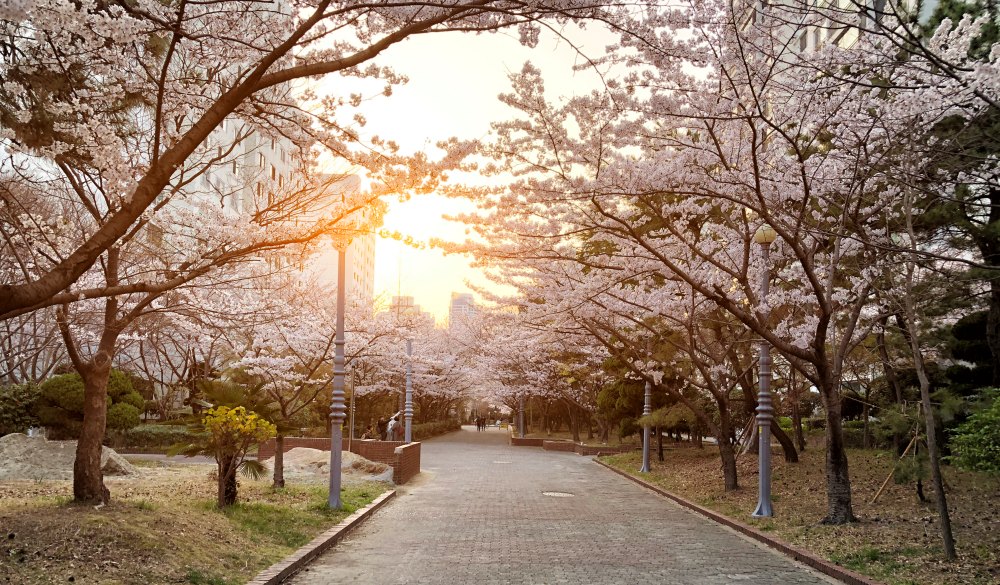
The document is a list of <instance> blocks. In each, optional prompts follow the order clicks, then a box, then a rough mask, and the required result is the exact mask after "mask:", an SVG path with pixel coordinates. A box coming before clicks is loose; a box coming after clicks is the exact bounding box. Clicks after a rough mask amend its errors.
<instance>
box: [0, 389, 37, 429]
mask: <svg viewBox="0 0 1000 585" xmlns="http://www.w3.org/2000/svg"><path fill="white" fill-rule="evenodd" d="M41 393H42V391H41V389H40V388H39V387H38V386H37V385H36V384H11V385H9V386H0V436H3V435H9V434H10V433H24V432H27V430H28V429H30V428H31V427H37V426H38V425H39V424H41V423H39V421H38V417H37V416H36V415H35V409H36V404H37V402H38V398H39V397H40V396H41Z"/></svg>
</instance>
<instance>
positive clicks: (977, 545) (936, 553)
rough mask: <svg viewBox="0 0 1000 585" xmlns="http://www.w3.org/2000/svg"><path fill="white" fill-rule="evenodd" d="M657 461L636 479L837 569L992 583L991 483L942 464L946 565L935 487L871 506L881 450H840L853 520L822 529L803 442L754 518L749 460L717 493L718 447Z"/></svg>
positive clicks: (901, 490)
mask: <svg viewBox="0 0 1000 585" xmlns="http://www.w3.org/2000/svg"><path fill="white" fill-rule="evenodd" d="M640 458H641V455H640V454H638V453H628V454H625V455H617V456H613V457H607V458H605V460H607V461H608V462H609V463H611V464H612V465H616V466H617V467H619V468H620V469H622V470H625V471H628V472H630V473H634V474H636V475H637V473H636V470H637V469H638V468H639V467H640V464H641V460H640ZM665 459H666V460H665V461H664V462H662V463H661V462H658V461H657V460H656V455H655V452H654V454H653V457H652V460H653V461H652V472H651V473H650V474H649V476H647V477H645V479H647V480H649V481H652V482H653V483H656V484H658V485H660V486H662V487H663V488H664V489H666V490H668V491H670V492H671V493H675V494H677V495H679V496H682V497H684V498H686V499H689V500H691V501H693V502H695V503H698V504H700V505H703V506H706V507H709V508H712V509H714V510H717V511H719V512H722V513H724V514H726V515H728V516H730V517H731V518H734V519H736V520H739V521H741V522H745V523H748V524H753V525H755V526H757V528H759V529H761V530H764V531H769V532H772V533H774V534H775V535H776V536H778V537H779V538H781V539H782V540H785V541H787V542H790V543H792V544H795V545H798V546H801V547H803V548H806V549H809V550H811V551H813V552H815V553H817V554H818V555H819V556H822V557H824V558H827V559H830V560H832V561H834V562H836V563H838V564H840V565H843V566H845V567H848V568H850V569H853V570H855V571H858V572H861V573H864V574H867V575H869V576H872V577H874V578H876V579H878V580H880V581H883V582H885V583H889V584H893V585H917V584H919V585H925V584H928V585H933V584H959V583H961V584H962V585H987V584H989V585H995V584H996V583H1000V478H997V477H989V476H986V475H983V474H976V473H967V472H962V471H960V470H957V469H954V468H951V467H946V469H945V478H946V482H947V487H948V492H947V496H948V504H949V508H950V510H951V514H950V515H951V521H952V528H953V532H954V536H955V540H956V542H957V546H958V555H959V558H958V560H957V561H955V562H952V563H948V562H945V561H944V560H943V559H944V556H943V552H942V550H943V549H942V545H941V538H940V532H939V528H938V523H937V513H936V508H935V505H934V491H933V488H932V487H931V486H930V482H929V481H925V482H924V492H925V495H926V497H927V499H928V501H927V502H926V503H921V502H920V501H919V500H918V498H917V496H916V489H915V484H907V485H896V484H895V483H894V482H893V481H891V480H890V482H889V485H888V487H887V488H886V490H885V492H884V493H883V494H882V495H881V496H880V497H879V499H878V501H877V502H876V503H874V504H872V503H870V502H871V500H872V498H873V497H874V495H875V493H876V492H877V491H878V489H879V486H880V485H881V484H882V482H883V481H884V480H885V478H886V477H887V475H888V474H889V472H890V470H891V469H892V465H893V463H894V461H895V458H894V457H893V456H892V454H891V453H888V452H883V451H863V450H851V451H850V452H849V466H850V477H851V485H852V500H853V508H854V513H855V515H856V516H857V517H858V518H859V520H860V521H859V522H857V523H855V524H850V525H847V526H824V525H821V524H819V521H820V520H821V519H822V517H823V516H824V515H825V513H826V491H825V489H826V488H825V472H824V466H823V465H824V453H823V450H822V447H821V445H813V444H810V446H809V448H808V449H807V450H806V451H805V452H803V453H802V454H801V460H800V462H799V463H797V464H787V463H785V461H784V458H783V457H782V456H781V453H780V449H776V451H775V454H774V474H773V483H772V486H773V487H772V491H773V502H774V510H775V517H774V518H773V519H765V520H757V519H754V518H751V516H750V514H751V512H752V511H753V510H754V509H755V507H756V503H757V458H756V456H754V455H744V456H742V457H741V458H740V460H739V463H738V467H739V481H740V489H739V490H737V491H735V492H728V493H727V492H725V491H724V489H723V483H722V470H721V469H720V466H719V465H720V464H719V458H718V451H717V450H716V449H714V448H713V447H711V446H709V445H706V446H705V448H704V449H695V448H690V447H681V448H676V449H669V450H667V451H666V453H665Z"/></svg>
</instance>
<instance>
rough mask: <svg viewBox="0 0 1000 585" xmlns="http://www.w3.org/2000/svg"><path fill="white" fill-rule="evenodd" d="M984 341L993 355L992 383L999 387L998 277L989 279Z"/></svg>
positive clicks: (999, 323)
mask: <svg viewBox="0 0 1000 585" xmlns="http://www.w3.org/2000/svg"><path fill="white" fill-rule="evenodd" d="M986 343H987V344H988V345H989V346H990V354H991V355H992V357H993V385H994V386H997V387H1000V279H997V278H991V279H990V307H989V313H988V314H987V316H986Z"/></svg>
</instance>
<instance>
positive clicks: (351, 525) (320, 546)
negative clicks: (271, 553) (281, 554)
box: [247, 490, 396, 585]
mask: <svg viewBox="0 0 1000 585" xmlns="http://www.w3.org/2000/svg"><path fill="white" fill-rule="evenodd" d="M395 495H396V490H389V491H387V492H386V493H384V494H382V495H381V496H379V497H377V498H375V499H374V500H373V501H372V503H370V504H368V505H367V506H365V507H364V508H361V509H360V510H358V511H357V512H355V513H353V514H351V515H350V516H348V517H347V518H344V519H343V520H342V521H341V522H340V523H339V524H337V525H336V526H334V527H333V528H331V529H329V530H327V531H326V532H324V533H323V534H320V535H319V536H317V537H316V538H314V539H312V541H311V542H310V543H309V544H307V545H305V546H303V547H302V548H300V549H299V550H297V551H295V552H294V553H292V554H290V555H288V556H287V557H285V558H284V559H282V560H280V561H278V562H277V563H275V564H273V565H271V566H270V567H268V568H266V569H264V570H263V571H261V572H260V573H259V574H258V575H257V576H256V577H254V579H253V581H250V582H249V583H247V585H279V584H280V583H281V582H282V581H284V580H285V579H288V578H289V577H291V576H292V575H294V574H295V573H298V572H299V571H301V570H302V569H303V568H304V567H305V566H306V565H308V564H309V563H310V562H311V561H312V560H313V559H315V558H316V557H318V556H319V555H321V554H322V553H323V552H325V551H326V550H327V549H329V548H330V547H332V546H333V545H335V544H337V542H339V541H340V540H341V539H342V538H344V537H345V536H347V535H348V534H349V533H350V532H351V531H352V530H354V529H355V528H357V527H358V525H359V524H361V523H362V522H364V521H365V520H367V519H368V517H369V516H371V515H372V514H373V513H375V511H376V510H378V509H379V508H381V507H382V506H383V505H384V504H385V503H386V502H388V501H389V500H391V499H392V498H393V497H395Z"/></svg>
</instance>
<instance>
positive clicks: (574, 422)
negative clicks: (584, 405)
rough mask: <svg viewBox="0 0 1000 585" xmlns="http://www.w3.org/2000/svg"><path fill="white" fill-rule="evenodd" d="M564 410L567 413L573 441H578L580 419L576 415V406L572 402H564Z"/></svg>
mask: <svg viewBox="0 0 1000 585" xmlns="http://www.w3.org/2000/svg"><path fill="white" fill-rule="evenodd" d="M566 412H567V413H568V414H569V430H570V432H571V433H573V441H574V442H577V443H579V442H580V421H579V417H578V416H577V412H576V408H575V407H574V406H573V404H572V403H570V402H568V401H567V402H566Z"/></svg>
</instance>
